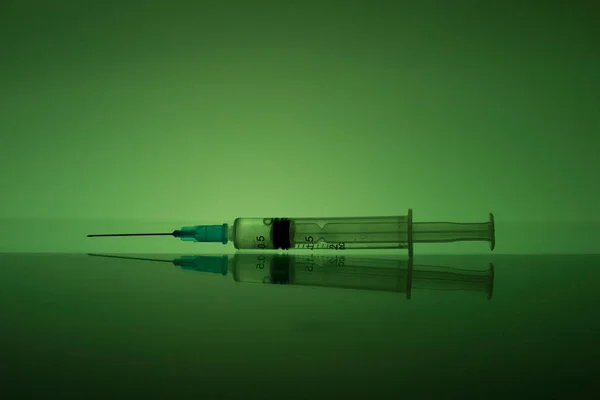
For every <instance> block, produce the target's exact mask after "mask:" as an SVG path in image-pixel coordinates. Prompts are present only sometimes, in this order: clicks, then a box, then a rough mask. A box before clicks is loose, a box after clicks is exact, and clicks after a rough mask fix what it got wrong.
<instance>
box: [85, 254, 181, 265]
mask: <svg viewBox="0 0 600 400" xmlns="http://www.w3.org/2000/svg"><path fill="white" fill-rule="evenodd" d="M88 256H93V257H106V258H123V259H126V260H142V261H160V262H168V263H173V260H160V259H158V258H144V257H129V256H111V255H108V254H93V253H88Z"/></svg>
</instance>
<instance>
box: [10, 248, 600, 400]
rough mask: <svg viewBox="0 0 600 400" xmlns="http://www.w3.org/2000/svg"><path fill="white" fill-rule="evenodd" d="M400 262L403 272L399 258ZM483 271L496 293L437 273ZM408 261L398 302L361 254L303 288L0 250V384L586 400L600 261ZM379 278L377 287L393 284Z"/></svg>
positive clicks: (79, 392)
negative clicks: (360, 263)
mask: <svg viewBox="0 0 600 400" xmlns="http://www.w3.org/2000/svg"><path fill="white" fill-rule="evenodd" d="M137 256H140V255H137ZM143 256H145V257H148V258H158V259H162V260H165V261H169V260H170V259H176V258H177V255H143ZM140 257H141V256H140ZM369 257H370V259H371V264H370V267H369V266H368V267H369V268H372V269H371V270H372V271H383V270H381V269H379V270H377V269H376V268H373V267H377V266H376V265H373V264H377V262H378V261H377V257H376V256H369ZM389 259H390V258H389V256H387V257H386V260H389ZM230 260H231V257H230ZM373 260H375V261H373ZM293 261H294V262H296V261H298V260H293ZM397 261H398V266H397V267H396V268H398V271H400V270H401V269H402V268H406V265H407V260H406V258H405V255H402V256H400V257H399V258H398V259H397ZM303 262H304V261H303ZM383 263H384V264H385V263H387V266H386V268H388V270H386V271H388V273H389V268H394V267H393V266H391V264H390V261H385V262H383ZM392 263H393V262H392ZM490 263H493V265H494V269H493V271H494V275H493V296H492V297H491V299H488V293H486V292H485V291H478V290H477V289H478V288H480V287H481V286H480V285H475V289H476V290H454V289H456V288H457V286H456V282H454V283H452V282H450V284H449V283H448V282H447V279H446V278H447V277H448V275H443V274H442V275H439V274H438V272H439V270H440V268H442V267H443V268H452V269H453V271H457V270H461V271H463V272H464V274H463V275H461V276H462V278H460V279H463V282H464V279H467V280H468V279H470V278H468V277H469V276H473V275H472V274H471V272H473V271H479V272H478V273H483V276H487V275H485V274H487V273H489V266H490ZM413 264H414V266H413V272H414V273H415V275H414V277H413V278H414V279H413V285H412V295H411V298H410V300H407V299H406V296H405V295H404V293H403V289H402V285H400V286H398V289H397V291H398V292H402V293H395V292H394V290H396V289H394V290H391V291H389V290H388V291H382V290H369V285H370V284H371V283H369V284H367V283H365V284H362V283H361V282H362V281H363V280H364V279H374V278H373V275H374V274H375V273H373V274H371V273H370V272H369V271H371V270H370V269H369V268H367V267H364V268H358V267H357V265H356V260H355V261H354V264H352V263H347V265H341V266H340V265H337V266H336V268H342V270H339V269H338V270H330V269H329V270H321V272H322V273H323V275H322V276H321V278H320V279H319V280H315V279H312V280H311V279H308V278H306V274H304V275H297V276H301V277H302V279H304V282H305V283H306V282H308V283H306V284H304V285H300V284H294V282H293V281H288V282H287V283H285V282H284V283H283V284H269V283H266V284H262V283H248V282H236V279H235V278H236V276H235V275H234V274H232V273H227V274H226V275H225V276H223V275H222V274H218V273H215V274H211V273H209V272H197V271H194V270H193V269H190V268H189V265H188V268H187V269H182V268H179V267H177V266H174V265H172V264H170V263H168V262H157V261H141V260H127V259H115V258H105V257H92V256H88V255H83V254H62V255H45V254H4V255H0V321H1V322H2V329H0V339H1V340H0V352H1V354H2V357H1V361H0V365H1V366H2V369H3V370H4V371H5V372H4V373H3V380H4V383H5V388H7V389H8V390H9V391H10V393H17V394H19V395H21V396H22V397H24V398H28V397H37V398H40V397H44V396H46V395H47V394H48V393H54V394H56V395H57V396H59V397H63V398H64V397H66V396H75V397H77V398H119V397H129V398H135V397H146V398H148V397H151V398H154V397H156V398H169V397H183V396H187V395H189V396H195V397H196V398H262V399H280V398H407V399H440V398H463V399H464V398H482V399H495V398H497V399H512V398H528V399H537V398H539V399H579V398H581V399H586V398H594V396H595V395H592V394H594V393H596V392H594V391H597V390H598V389H599V388H600V386H599V384H598V383H595V382H597V381H598V380H597V374H596V372H594V371H597V365H598V361H597V360H598V359H599V357H600V346H598V338H599V337H600V325H599V323H598V321H599V318H598V315H599V314H598V306H599V305H600V295H599V294H598V291H597V286H598V282H599V281H600V256H493V255H490V256H487V255H485V256H465V257H460V256H423V257H415V259H414V262H413ZM244 265H246V266H247V265H249V264H244ZM294 265H295V266H296V269H297V270H298V271H299V270H300V269H299V268H300V267H298V265H300V264H294ZM352 265H354V267H353V266H352ZM419 265H420V266H430V267H431V266H437V267H436V268H433V270H435V271H438V272H435V271H434V272H431V271H432V269H431V268H430V269H429V270H428V271H429V272H428V273H427V274H423V273H421V275H420V279H421V285H420V287H419V284H417V273H416V272H415V271H417V270H419V267H418V266H419ZM256 268H259V266H258V265H257V266H256ZM302 268H304V269H303V271H305V272H306V271H307V270H306V268H305V264H302ZM315 268H316V267H315ZM328 268H329V267H328ZM343 268H346V270H345V271H344V270H343ZM352 268H354V272H352V271H351V269H352ZM420 268H421V269H420V271H424V270H425V269H423V267H420ZM316 270H317V269H315V271H316ZM323 271H325V272H323ZM327 271H329V272H331V271H333V272H334V273H335V279H333V280H331V279H330V276H332V275H327V273H329V272H327ZM405 271H406V269H405ZM465 271H466V272H465ZM469 271H471V272H469ZM481 271H483V272H481ZM346 272H348V273H347V274H346ZM341 273H343V274H346V275H343V277H344V279H341V280H340V278H339V277H340V274H341ZM353 273H354V275H352V274H353ZM357 274H359V275H357ZM360 274H362V275H360ZM432 274H433V275H432ZM436 274H437V275H436ZM465 274H466V275H465ZM476 274H477V273H476ZM375 275H376V274H375ZM392 275H393V274H392ZM400 275H401V276H406V274H404V275H402V273H401V272H398V276H400ZM240 276H241V277H244V276H251V275H250V274H249V273H244V274H241V275H240ZM377 276H379V278H377V279H380V280H378V281H376V283H377V285H376V287H374V288H373V289H377V288H381V287H386V286H385V285H383V286H382V285H381V282H382V281H381V274H379V275H377ZM440 276H442V278H440ZM443 276H446V278H443ZM452 276H453V277H454V278H452V279H451V280H456V279H459V278H456V277H457V276H458V275H452ZM465 276H466V278H465ZM479 276H482V275H479ZM396 278H397V276H396ZM488 278H489V276H488ZM488 278H485V279H488ZM298 279H300V278H298ZM477 279H479V278H477ZM330 281H331V282H338V283H339V282H345V284H350V283H351V284H352V285H359V286H360V285H362V286H361V288H362V289H365V288H366V289H367V290H356V289H348V288H340V287H333V288H332V287H328V286H327V284H326V283H327V282H330ZM480 281H481V280H479V281H478V282H480ZM348 282H350V283H348ZM432 282H433V283H435V284H433V285H432V284H431V283H432ZM315 283H319V284H320V285H319V286H318V287H317V286H311V285H310V284H315ZM338 286H339V285H338ZM468 286H469V285H467V289H468ZM390 287H391V286H390ZM461 287H462V288H465V287H464V285H463V286H460V285H459V287H458V288H461ZM484 287H485V285H484ZM388 289H389V288H388ZM432 289H435V290H432Z"/></svg>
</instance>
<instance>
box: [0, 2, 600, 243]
mask: <svg viewBox="0 0 600 400" xmlns="http://www.w3.org/2000/svg"><path fill="white" fill-rule="evenodd" d="M522 3H523V2H517V1H481V2H476V1H462V0H461V1H458V0H455V1H423V0H420V1H414V2H411V1H325V0H321V1H318V2H310V1H279V2H276V1H235V2H234V1H225V0H222V1H198V2H195V4H194V5H191V6H190V5H188V4H187V3H181V4H178V2H176V1H164V2H161V3H159V2H149V1H146V2H135V3H134V2H130V1H114V2H113V1H94V2H91V1H89V2H88V1H73V2H67V1H53V2H46V1H3V2H2V5H0V7H1V8H0V40H1V41H2V54H1V56H0V57H1V60H0V61H1V71H0V72H1V73H0V85H1V89H0V90H1V97H0V131H1V134H2V135H1V148H0V167H1V171H2V189H3V191H2V196H1V197H0V201H1V203H0V218H2V222H1V223H0V240H1V242H0V251H116V250H119V251H125V250H130V251H148V250H157V251H178V252H181V251H193V250H195V249H198V247H197V246H196V247H194V245H193V244H189V243H181V242H178V241H177V240H175V239H169V238H165V239H154V238H153V239H141V240H136V239H133V240H126V241H123V240H112V239H107V240H104V241H102V239H100V241H101V242H99V241H95V242H92V239H85V238H84V237H83V236H84V234H85V233H90V232H91V231H98V230H100V229H102V230H103V229H108V228H114V229H118V228H120V229H126V230H130V229H137V228H143V227H144V228H153V229H154V228H156V229H160V228H164V229H169V230H171V229H173V228H176V227H178V226H177V225H179V224H189V223H205V222H208V223H210V222H217V223H221V222H226V221H227V222H228V221H231V220H233V218H235V217H236V216H292V217H293V216H356V215H394V214H405V212H406V209H407V208H408V207H413V208H414V210H415V220H416V221H427V220H434V221H435V220H456V221H484V220H486V218H487V213H488V212H490V211H492V212H494V214H495V215H496V218H497V229H498V239H497V251H498V252H503V253H519V252H521V253H522V252H593V251H596V250H597V248H598V237H599V236H598V233H597V232H598V228H599V227H600V211H598V204H599V200H600V196H599V193H598V192H599V190H598V187H599V184H598V171H600V162H599V159H600V157H598V150H599V149H600V139H599V134H598V132H600V95H599V93H600V78H599V72H598V71H600V52H599V47H598V41H597V40H598V38H599V37H600V29H599V27H598V26H599V25H598V23H597V21H598V13H597V9H596V8H594V5H593V2H590V1H586V2H584V1H579V2H577V1H564V2H562V3H564V5H558V4H559V3H558V2H549V1H547V2H527V3H528V4H529V5H523V4H522ZM586 3H587V4H589V6H584V5H583V4H586ZM106 219H110V220H112V222H111V221H103V220H106ZM36 221H37V222H41V223H42V228H41V231H36V233H37V232H39V235H38V236H36V235H33V236H35V237H34V240H31V239H32V238H31V236H32V235H31V232H32V231H31V229H30V228H31V225H32V224H34V223H36ZM585 221H588V222H587V223H584V222H585ZM23 224H27V225H23ZM15 227H20V228H18V229H17V230H16V232H17V233H20V235H15V234H14V232H15V231H14V230H13V229H15ZM43 235H48V236H49V237H47V238H45V237H44V236H43ZM218 248H219V247H211V248H210V249H218ZM417 251H419V252H437V251H450V252H485V251H487V246H486V245H485V244H483V243H475V244H458V245H439V246H438V245H432V246H427V245H422V246H419V249H418V250H417Z"/></svg>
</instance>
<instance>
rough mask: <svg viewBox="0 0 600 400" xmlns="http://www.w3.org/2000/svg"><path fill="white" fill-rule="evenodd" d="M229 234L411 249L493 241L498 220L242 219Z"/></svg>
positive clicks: (241, 239) (302, 243) (245, 243)
mask: <svg viewBox="0 0 600 400" xmlns="http://www.w3.org/2000/svg"><path fill="white" fill-rule="evenodd" d="M415 235H416V237H415ZM230 237H231V239H232V241H233V243H234V245H235V247H236V248H237V249H243V250H246V249H259V250H268V249H282V250H287V249H290V248H293V249H306V250H313V249H314V250H316V249H334V250H343V249H392V248H397V249H408V252H409V256H412V253H413V243H415V242H417V243H418V242H454V241H460V240H482V241H489V242H490V243H491V248H492V249H493V248H494V245H495V242H494V220H493V216H492V215H491V214H490V221H489V222H486V223H474V224H470V223H467V224H458V223H451V222H435V223H414V222H413V221H412V210H411V209H409V210H408V214H407V215H406V216H392V217H351V218H237V219H236V220H235V221H234V223H233V227H232V229H231V234H230Z"/></svg>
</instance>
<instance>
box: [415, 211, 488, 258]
mask: <svg viewBox="0 0 600 400" xmlns="http://www.w3.org/2000/svg"><path fill="white" fill-rule="evenodd" d="M412 240H413V243H439V242H458V241H488V242H490V249H491V250H494V247H495V246H496V240H495V228H494V216H493V215H492V214H490V220H489V221H488V222H483V223H455V222H413V224H412Z"/></svg>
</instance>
